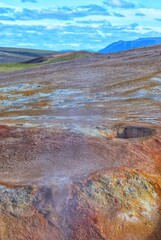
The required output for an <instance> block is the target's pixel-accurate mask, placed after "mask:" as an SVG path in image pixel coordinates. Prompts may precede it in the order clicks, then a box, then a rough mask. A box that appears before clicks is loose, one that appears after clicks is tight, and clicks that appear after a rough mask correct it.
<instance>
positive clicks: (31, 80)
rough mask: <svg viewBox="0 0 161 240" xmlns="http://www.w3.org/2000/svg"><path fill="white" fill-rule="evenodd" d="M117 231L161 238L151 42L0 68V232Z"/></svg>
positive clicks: (83, 238)
mask: <svg viewBox="0 0 161 240" xmlns="http://www.w3.org/2000/svg"><path fill="white" fill-rule="evenodd" d="M26 64H27V63H26ZM117 239H119V240H160V239H161V46H159V45H158V46H154V47H148V48H141V49H138V50H132V51H127V52H122V53H116V54H110V55H99V54H92V55H89V56H84V57H82V58H80V59H74V60H68V61H63V62H57V63H50V64H45V65H39V64H38V66H36V67H32V68H28V69H24V70H19V71H13V72H9V73H1V74H0V240H117Z"/></svg>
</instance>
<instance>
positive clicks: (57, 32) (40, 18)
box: [0, 0, 161, 51]
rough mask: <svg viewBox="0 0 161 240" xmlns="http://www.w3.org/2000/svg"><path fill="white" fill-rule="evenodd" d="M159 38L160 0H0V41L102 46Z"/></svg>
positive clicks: (64, 47)
mask: <svg viewBox="0 0 161 240" xmlns="http://www.w3.org/2000/svg"><path fill="white" fill-rule="evenodd" d="M140 37H161V1H160V0H132V1H129V0H95V1H93V0H2V1H1V0H0V46H4V47H19V48H34V49H50V50H54V51H55V50H56V51H60V50H91V51H98V50H100V49H102V48H104V47H106V46H107V45H109V44H111V43H112V42H116V41H119V40H125V41H129V40H134V39H137V38H140Z"/></svg>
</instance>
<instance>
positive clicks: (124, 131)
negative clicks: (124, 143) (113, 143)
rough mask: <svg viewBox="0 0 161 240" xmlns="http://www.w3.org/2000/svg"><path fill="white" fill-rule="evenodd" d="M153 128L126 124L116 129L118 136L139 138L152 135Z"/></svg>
mask: <svg viewBox="0 0 161 240" xmlns="http://www.w3.org/2000/svg"><path fill="white" fill-rule="evenodd" d="M154 133H155V130H154V129H150V128H146V127H136V126H127V127H120V128H119V129H118V131H117V137H118V138H125V139H127V138H140V137H147V136H152V135H154Z"/></svg>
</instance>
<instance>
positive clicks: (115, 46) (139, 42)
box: [99, 37, 161, 54]
mask: <svg viewBox="0 0 161 240" xmlns="http://www.w3.org/2000/svg"><path fill="white" fill-rule="evenodd" d="M157 44H161V37H149V38H138V39H135V40H132V41H124V40H119V41H117V42H113V43H111V44H109V45H108V46H107V47H105V48H103V49H101V50H100V51H99V53H103V54H106V53H112V52H121V51H127V50H131V49H135V48H140V47H148V46H153V45H157Z"/></svg>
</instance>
